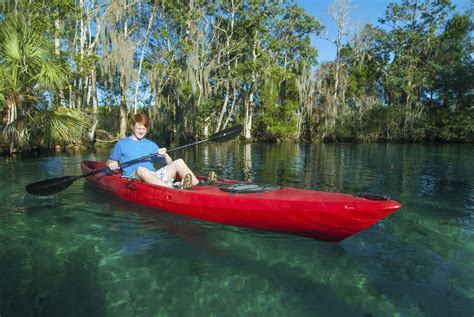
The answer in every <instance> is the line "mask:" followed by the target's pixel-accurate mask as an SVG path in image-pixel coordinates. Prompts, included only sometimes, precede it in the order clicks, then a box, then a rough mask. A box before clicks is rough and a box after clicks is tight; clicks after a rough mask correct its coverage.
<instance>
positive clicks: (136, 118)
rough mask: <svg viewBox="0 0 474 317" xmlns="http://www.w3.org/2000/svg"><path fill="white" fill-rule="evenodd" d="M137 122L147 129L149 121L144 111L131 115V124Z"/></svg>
mask: <svg viewBox="0 0 474 317" xmlns="http://www.w3.org/2000/svg"><path fill="white" fill-rule="evenodd" d="M137 122H138V123H141V124H143V126H144V127H145V128H147V129H148V123H149V122H150V119H149V118H148V116H147V115H146V113H137V114H134V115H133V117H132V126H134V125H135V123H137Z"/></svg>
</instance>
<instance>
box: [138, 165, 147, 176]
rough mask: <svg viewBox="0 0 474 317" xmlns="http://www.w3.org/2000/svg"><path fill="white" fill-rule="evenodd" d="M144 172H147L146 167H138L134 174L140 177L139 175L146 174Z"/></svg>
mask: <svg viewBox="0 0 474 317" xmlns="http://www.w3.org/2000/svg"><path fill="white" fill-rule="evenodd" d="M146 172H147V168H146V167H143V166H139V167H138V168H137V170H136V172H135V173H136V174H137V175H139V176H141V175H143V174H144V173H146Z"/></svg>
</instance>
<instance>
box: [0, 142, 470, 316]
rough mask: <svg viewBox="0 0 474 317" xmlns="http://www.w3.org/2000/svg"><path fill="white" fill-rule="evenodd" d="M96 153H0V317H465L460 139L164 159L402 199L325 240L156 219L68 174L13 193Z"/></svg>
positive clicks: (465, 148) (162, 215)
mask: <svg viewBox="0 0 474 317" xmlns="http://www.w3.org/2000/svg"><path fill="white" fill-rule="evenodd" d="M106 155H107V153H106V152H99V153H68V154H64V153H63V154H51V155H41V156H17V157H13V158H7V159H5V158H2V159H0V188H1V191H0V315H1V316H2V317H6V316H8V317H9V316H467V317H472V316H473V314H474V265H473V263H474V146H472V145H429V146H428V145H393V144H389V145H379V144H377V145H294V144H278V145H267V144H252V145H242V144H237V145H235V144H223V145H218V144H207V145H202V146H199V147H196V148H195V149H193V150H188V151H186V152H181V153H179V155H180V156H181V157H183V158H185V159H186V161H188V163H189V164H190V165H191V166H192V167H193V169H194V170H195V171H196V172H197V173H198V174H203V175H204V174H207V172H208V171H209V170H211V169H213V170H216V171H217V172H218V174H219V175H220V176H224V177H226V178H234V179H240V180H251V181H255V182H261V183H272V184H281V185H288V186H296V187H305V188H313V189H320V190H324V191H335V192H346V193H359V192H372V193H386V194H390V195H391V196H392V198H394V199H396V200H398V201H399V202H401V203H402V204H403V208H402V209H400V210H399V211H398V212H396V213H394V214H392V215H391V216H389V217H388V218H386V219H384V220H383V221H381V222H380V223H378V224H377V225H375V226H373V227H371V228H369V229H368V230H366V231H363V232H361V233H359V234H357V235H356V236H354V237H351V238H349V239H346V240H345V241H343V242H342V243H338V244H331V243H325V242H319V241H315V240H311V239H307V238H300V237H295V236H288V235H283V234H276V233H268V232H259V231H253V230H247V229H241V228H235V227H229V226H223V225H217V224H211V223H206V222H202V221H198V220H193V219H189V218H184V217H180V216H175V215H171V214H168V213H166V212H162V211H156V210H153V209H149V208H145V207H141V206H136V205H132V204H128V203H124V202H122V201H118V200H116V199H114V198H112V197H110V196H107V195H104V194H102V193H99V192H96V191H95V190H93V189H92V188H90V187H89V186H87V185H86V184H85V182H84V181H83V180H82V179H81V180H78V181H76V182H74V184H73V185H72V186H71V187H70V188H68V189H66V190H64V191H63V192H61V193H58V194H56V195H54V196H51V197H45V198H39V197H34V196H31V195H28V194H25V192H24V189H23V188H24V186H25V185H26V184H29V183H32V182H36V181H39V180H43V179H47V178H52V177H59V176H64V175H80V174H81V171H80V167H79V163H80V161H81V160H83V159H97V160H103V159H105V158H106ZM177 155H178V153H175V154H174V156H177ZM190 208H192V207H190Z"/></svg>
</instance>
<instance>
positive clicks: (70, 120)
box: [33, 107, 88, 148]
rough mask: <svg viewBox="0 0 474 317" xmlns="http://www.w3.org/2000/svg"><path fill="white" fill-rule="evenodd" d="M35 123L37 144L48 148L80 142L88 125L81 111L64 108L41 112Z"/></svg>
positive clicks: (37, 114)
mask: <svg viewBox="0 0 474 317" xmlns="http://www.w3.org/2000/svg"><path fill="white" fill-rule="evenodd" d="M33 121H34V125H35V130H36V131H37V135H36V138H37V142H38V143H39V145H41V146H45V147H48V148H51V147H53V146H54V145H63V144H71V143H78V142H80V141H81V140H82V137H83V136H84V134H85V132H86V130H87V124H88V123H87V121H86V119H85V118H84V117H83V115H82V114H81V113H80V112H79V111H77V110H75V109H68V108H62V107H59V108H55V109H45V110H40V111H38V112H37V113H36V114H35V116H34V118H33Z"/></svg>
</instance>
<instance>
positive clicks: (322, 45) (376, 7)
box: [294, 0, 472, 63]
mask: <svg viewBox="0 0 474 317" xmlns="http://www.w3.org/2000/svg"><path fill="white" fill-rule="evenodd" d="M294 2H295V3H296V4H298V5H299V6H300V7H301V8H303V9H305V11H306V12H307V13H308V14H310V15H312V16H314V17H315V18H316V20H318V21H319V22H320V23H322V24H323V25H324V26H325V27H326V30H325V31H323V32H325V36H326V37H329V38H331V39H334V38H335V37H336V34H337V33H336V28H335V25H334V23H333V22H332V20H331V18H330V17H329V15H328V14H327V11H328V5H329V4H330V3H331V2H333V0H294ZM392 2H398V3H401V2H402V1H401V0H391V1H390V0H352V4H353V5H354V6H355V9H354V10H353V11H352V15H351V23H350V25H351V28H350V30H349V32H350V31H356V30H357V29H358V28H359V29H360V27H361V26H362V25H364V24H367V23H372V24H374V25H378V19H379V18H381V17H383V16H385V9H386V8H387V6H388V4H389V3H392ZM451 3H452V4H454V5H456V7H457V9H466V8H468V7H469V6H472V0H451ZM349 37H350V38H351V37H352V35H349ZM312 44H313V46H315V47H316V49H317V50H318V55H319V56H318V61H319V62H320V63H322V62H324V61H333V60H334V59H335V58H336V47H335V46H334V44H332V43H331V42H329V41H328V40H325V39H322V38H315V37H313V38H312Z"/></svg>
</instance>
